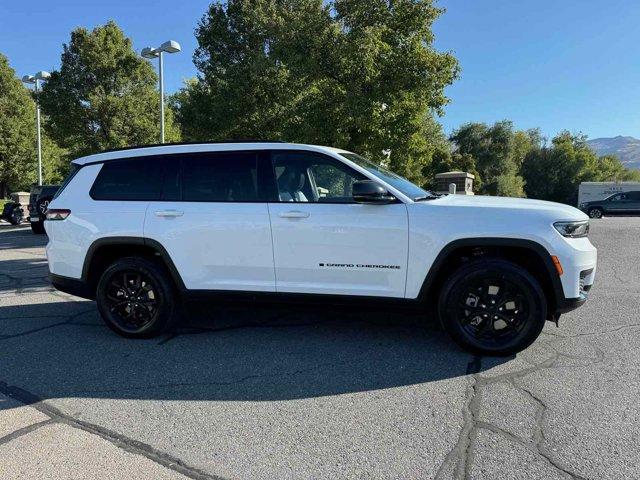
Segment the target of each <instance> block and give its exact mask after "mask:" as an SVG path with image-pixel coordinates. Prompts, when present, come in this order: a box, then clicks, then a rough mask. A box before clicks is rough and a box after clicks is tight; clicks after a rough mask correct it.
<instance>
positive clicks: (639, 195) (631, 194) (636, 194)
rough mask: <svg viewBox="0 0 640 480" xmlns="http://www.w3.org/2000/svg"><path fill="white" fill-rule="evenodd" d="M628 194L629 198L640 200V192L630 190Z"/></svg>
mask: <svg viewBox="0 0 640 480" xmlns="http://www.w3.org/2000/svg"><path fill="white" fill-rule="evenodd" d="M627 196H628V197H629V200H633V201H634V202H640V192H628V193H627Z"/></svg>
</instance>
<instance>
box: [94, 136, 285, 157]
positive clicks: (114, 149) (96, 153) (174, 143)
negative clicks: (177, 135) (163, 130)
mask: <svg viewBox="0 0 640 480" xmlns="http://www.w3.org/2000/svg"><path fill="white" fill-rule="evenodd" d="M221 143H287V142H285V141H283V140H256V139H252V138H247V139H242V140H220V141H201V142H168V143H150V144H146V145H133V146H130V147H120V148H110V149H108V150H100V151H99V152H95V153H90V154H89V155H98V154H100V153H109V152H121V151H123V150H136V149H139V148H151V147H171V146H174V145H218V144H221Z"/></svg>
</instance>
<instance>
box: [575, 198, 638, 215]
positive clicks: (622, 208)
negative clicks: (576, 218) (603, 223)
mask: <svg viewBox="0 0 640 480" xmlns="http://www.w3.org/2000/svg"><path fill="white" fill-rule="evenodd" d="M580 210H582V211H583V212H584V213H586V214H587V215H589V216H590V217H591V218H601V217H602V216H603V215H616V214H618V215H619V214H627V215H629V214H640V192H620V193H615V194H613V195H610V196H608V197H607V198H605V199H604V200H594V201H593V202H583V203H581V204H580Z"/></svg>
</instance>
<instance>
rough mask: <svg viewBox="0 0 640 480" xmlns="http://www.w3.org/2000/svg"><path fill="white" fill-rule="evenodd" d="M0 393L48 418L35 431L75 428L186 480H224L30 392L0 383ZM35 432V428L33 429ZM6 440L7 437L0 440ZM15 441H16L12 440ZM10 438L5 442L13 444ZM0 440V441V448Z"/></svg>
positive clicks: (28, 431)
mask: <svg viewBox="0 0 640 480" xmlns="http://www.w3.org/2000/svg"><path fill="white" fill-rule="evenodd" d="M0 393H2V394H4V395H7V396H8V397H11V398H13V399H15V400H17V401H19V402H21V403H23V404H25V405H30V406H31V407H33V408H35V409H36V410H38V411H39V412H41V413H43V414H45V415H46V416H48V417H49V420H45V421H44V422H40V424H35V425H38V427H37V428H40V427H41V426H44V424H48V423H61V424H64V425H68V426H70V427H72V428H76V429H79V430H83V431H85V432H87V433H91V434H93V435H97V436H98V437H101V438H103V439H104V440H107V441H108V442H109V443H111V444H113V445H115V446H116V447H118V448H120V449H122V450H125V451H127V452H129V453H133V454H136V455H142V456H143V457H146V458H148V459H149V460H151V461H153V462H155V463H158V464H160V465H162V466H164V467H165V468H168V469H171V470H173V471H175V472H178V473H180V474H182V475H184V476H186V477H188V478H192V479H194V480H226V479H225V478H224V477H221V476H218V475H211V474H209V473H206V472H204V471H202V470H200V469H198V468H195V467H193V466H190V465H187V464H186V463H185V462H184V461H182V460H180V459H178V458H176V457H173V456H172V455H169V454H168V453H165V452H162V451H160V450H158V449H156V448H154V447H152V446H151V445H149V444H146V443H143V442H140V441H138V440H134V439H132V438H129V437H126V436H125V435H122V434H120V433H117V432H115V431H113V430H110V429H108V428H105V427H101V426H99V425H95V424H93V423H89V422H85V421H84V420H79V419H77V418H74V417H72V416H70V415H67V414H66V413H63V412H62V411H61V410H59V409H58V408H56V407H54V406H52V405H49V404H48V403H46V402H45V401H43V400H42V399H41V398H39V397H38V396H37V395H34V394H33V393H31V392H28V391H26V390H24V389H22V388H20V387H15V386H10V385H8V384H7V383H6V382H3V381H0ZM34 429H35V428H34ZM22 430H26V431H25V432H23V433H22V435H26V434H27V433H30V432H31V431H32V430H28V427H25V428H24V429H20V430H18V431H16V432H13V433H12V434H10V435H8V436H11V435H15V434H17V433H18V432H20V431H22ZM3 438H7V437H3ZM13 438H17V437H13ZM13 438H10V439H9V440H7V441H10V440H12V439H13ZM1 440H2V439H0V444H1V443H2V442H1Z"/></svg>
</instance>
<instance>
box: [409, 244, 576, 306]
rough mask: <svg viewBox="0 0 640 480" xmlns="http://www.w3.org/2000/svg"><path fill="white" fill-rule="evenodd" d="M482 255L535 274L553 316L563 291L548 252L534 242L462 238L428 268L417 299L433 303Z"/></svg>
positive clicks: (446, 249)
mask: <svg viewBox="0 0 640 480" xmlns="http://www.w3.org/2000/svg"><path fill="white" fill-rule="evenodd" d="M482 256H491V257H498V258H504V259H507V260H510V261H512V262H514V263H516V264H518V265H520V266H522V267H524V268H525V269H527V270H528V271H529V272H530V273H532V274H533V275H534V276H535V277H536V279H537V280H538V281H539V282H540V284H541V286H542V289H543V291H544V293H545V296H546V297H547V303H548V312H549V314H553V313H554V312H555V311H556V310H557V308H558V306H559V305H560V303H561V302H562V300H564V298H565V297H564V290H563V289H562V282H561V281H560V277H559V276H558V273H557V270H556V267H555V265H554V263H553V260H552V258H551V254H550V253H549V251H548V250H547V249H546V248H545V247H544V246H542V245H541V244H539V243H537V242H535V241H533V240H525V239H517V238H513V239H512V238H489V237H484V238H463V239H458V240H454V241H452V242H450V243H448V244H447V245H446V246H445V247H444V248H443V249H442V250H441V251H440V253H439V254H438V256H437V257H436V259H435V260H434V262H433V264H432V265H431V267H430V268H429V272H428V273H427V275H426V277H425V279H424V282H423V284H422V287H421V288H420V293H419V294H418V300H420V301H423V302H428V303H431V302H432V301H433V300H434V299H435V298H437V296H438V295H439V293H440V289H441V287H442V284H443V283H444V279H445V278H447V277H448V276H449V275H451V273H453V271H454V270H455V269H457V268H458V267H459V266H460V265H462V264H464V263H465V262H466V261H470V260H475V259H477V258H480V257H482Z"/></svg>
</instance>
